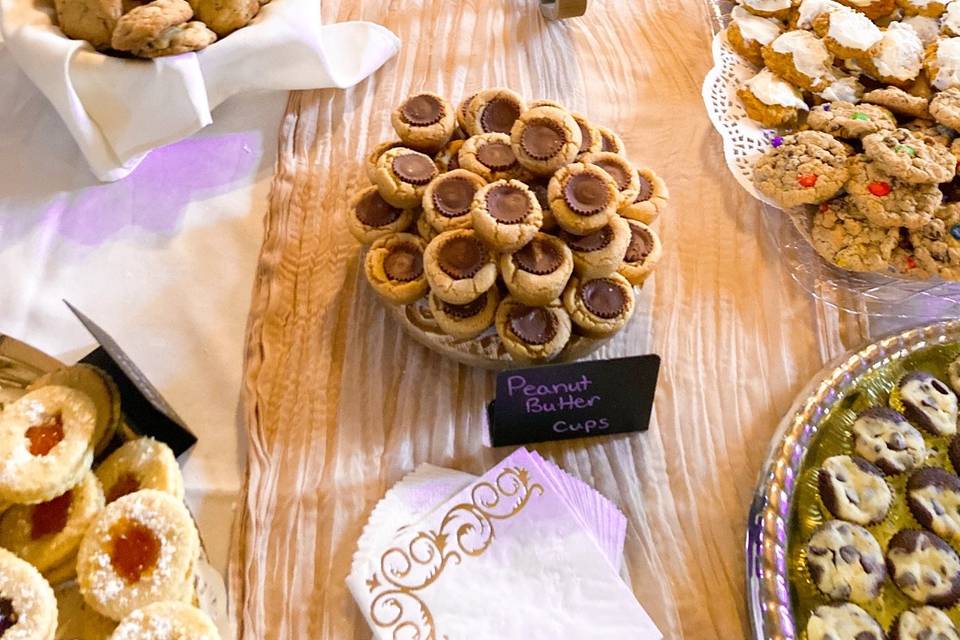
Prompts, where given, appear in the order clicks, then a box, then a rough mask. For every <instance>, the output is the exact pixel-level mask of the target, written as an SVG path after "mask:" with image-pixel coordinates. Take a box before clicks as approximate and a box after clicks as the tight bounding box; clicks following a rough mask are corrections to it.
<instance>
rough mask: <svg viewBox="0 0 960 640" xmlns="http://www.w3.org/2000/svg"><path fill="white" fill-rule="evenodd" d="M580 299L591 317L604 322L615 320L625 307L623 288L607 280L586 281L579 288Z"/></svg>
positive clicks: (625, 297) (625, 299) (625, 300)
mask: <svg viewBox="0 0 960 640" xmlns="http://www.w3.org/2000/svg"><path fill="white" fill-rule="evenodd" d="M580 299H581V300H583V304H584V306H586V307H587V310H589V311H590V313H592V314H593V315H595V316H597V317H598V318H603V319H605V320H612V319H613V318H616V317H617V316H619V315H620V314H621V313H623V310H624V309H625V308H626V306H627V294H626V292H624V290H623V287H622V286H621V285H620V284H619V283H617V282H614V281H613V280H611V279H609V278H598V279H596V280H588V281H587V282H585V283H583V284H582V285H581V286H580Z"/></svg>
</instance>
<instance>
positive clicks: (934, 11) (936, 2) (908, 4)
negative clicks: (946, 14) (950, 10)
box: [897, 0, 946, 18]
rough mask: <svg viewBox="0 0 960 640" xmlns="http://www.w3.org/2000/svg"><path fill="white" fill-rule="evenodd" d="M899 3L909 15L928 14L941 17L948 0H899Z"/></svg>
mask: <svg viewBox="0 0 960 640" xmlns="http://www.w3.org/2000/svg"><path fill="white" fill-rule="evenodd" d="M897 4H898V5H899V6H900V8H901V9H903V12H904V13H905V14H907V15H908V16H926V17H928V18H939V17H940V14H942V13H943V10H944V8H945V5H946V2H945V1H944V2H941V1H940V0H897Z"/></svg>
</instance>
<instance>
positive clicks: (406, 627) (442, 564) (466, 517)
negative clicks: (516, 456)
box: [367, 467, 543, 640]
mask: <svg viewBox="0 0 960 640" xmlns="http://www.w3.org/2000/svg"><path fill="white" fill-rule="evenodd" d="M534 495H543V487H542V486H541V485H540V484H538V483H533V484H531V483H530V472H529V471H528V470H527V469H525V468H523V467H507V468H505V469H503V471H501V472H500V474H499V475H498V476H497V478H496V480H494V481H493V482H479V483H477V484H476V485H475V486H474V487H473V489H472V490H471V491H470V502H463V503H461V504H458V505H456V506H454V507H452V508H451V509H450V510H449V511H448V512H447V513H446V515H445V516H444V517H443V520H442V521H441V522H440V526H439V527H438V528H437V529H436V530H435V531H421V532H419V533H417V534H416V535H415V536H414V537H413V539H412V540H410V542H409V543H407V545H406V547H405V548H404V547H402V546H397V547H392V548H390V549H387V551H385V552H384V554H383V555H382V556H381V557H380V571H379V572H376V573H374V575H373V576H371V577H370V579H369V580H367V586H368V587H369V588H370V593H371V594H373V593H376V594H377V595H376V596H375V597H374V598H373V601H372V602H371V604H370V620H371V621H372V623H373V624H374V625H376V626H377V627H380V628H383V629H390V628H392V629H393V640H438V639H439V638H445V636H440V635H438V634H437V629H436V626H435V624H434V617H433V613H432V612H431V611H430V608H429V607H428V606H427V605H426V603H425V602H424V601H423V600H422V599H421V598H420V596H419V595H418V592H419V591H421V590H423V589H425V588H427V587H428V586H430V585H431V584H433V583H434V582H436V581H437V580H438V579H439V578H440V576H441V575H442V574H443V571H444V569H445V568H446V567H447V566H448V565H449V564H451V563H453V564H460V563H461V562H463V560H464V557H479V556H481V555H483V554H484V552H486V550H487V549H489V548H490V545H491V544H492V543H493V540H494V538H495V531H494V523H495V522H496V521H500V520H509V519H510V518H513V517H514V516H516V515H517V514H519V513H520V512H521V511H522V510H523V509H524V507H526V506H527V504H528V503H529V502H530V498H531V497H533V496H534ZM378 591H379V593H377V592H378Z"/></svg>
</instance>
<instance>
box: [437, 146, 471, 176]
mask: <svg viewBox="0 0 960 640" xmlns="http://www.w3.org/2000/svg"><path fill="white" fill-rule="evenodd" d="M464 142H466V140H461V139H456V140H451V141H450V142H448V143H447V144H446V145H444V147H443V149H441V150H440V151H439V152H438V153H437V155H436V156H434V158H433V161H434V162H436V163H437V166H438V167H440V170H441V171H443V172H446V171H453V170H455V169H459V168H460V148H461V147H463V143H464Z"/></svg>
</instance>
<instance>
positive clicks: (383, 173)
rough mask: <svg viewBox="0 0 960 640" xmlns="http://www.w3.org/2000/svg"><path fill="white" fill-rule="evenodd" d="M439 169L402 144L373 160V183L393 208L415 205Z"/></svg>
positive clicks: (423, 156)
mask: <svg viewBox="0 0 960 640" xmlns="http://www.w3.org/2000/svg"><path fill="white" fill-rule="evenodd" d="M439 173H440V172H439V171H438V170H437V165H436V163H434V161H433V159H432V158H431V157H430V156H428V155H424V154H422V153H420V152H419V151H414V150H413V149H407V148H406V147H397V148H394V149H390V150H388V151H386V152H384V153H383V154H382V155H381V156H380V158H379V159H378V160H377V171H376V172H375V173H374V176H373V184H374V185H375V186H376V187H377V190H378V191H379V192H380V196H381V197H382V198H383V199H384V200H386V201H387V202H389V203H390V204H392V205H393V206H395V207H400V208H403V209H408V208H411V207H419V206H420V204H421V202H422V201H423V192H424V191H425V190H426V188H427V185H428V184H430V181H431V180H433V179H434V178H435V177H437V175H438V174H439Z"/></svg>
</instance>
